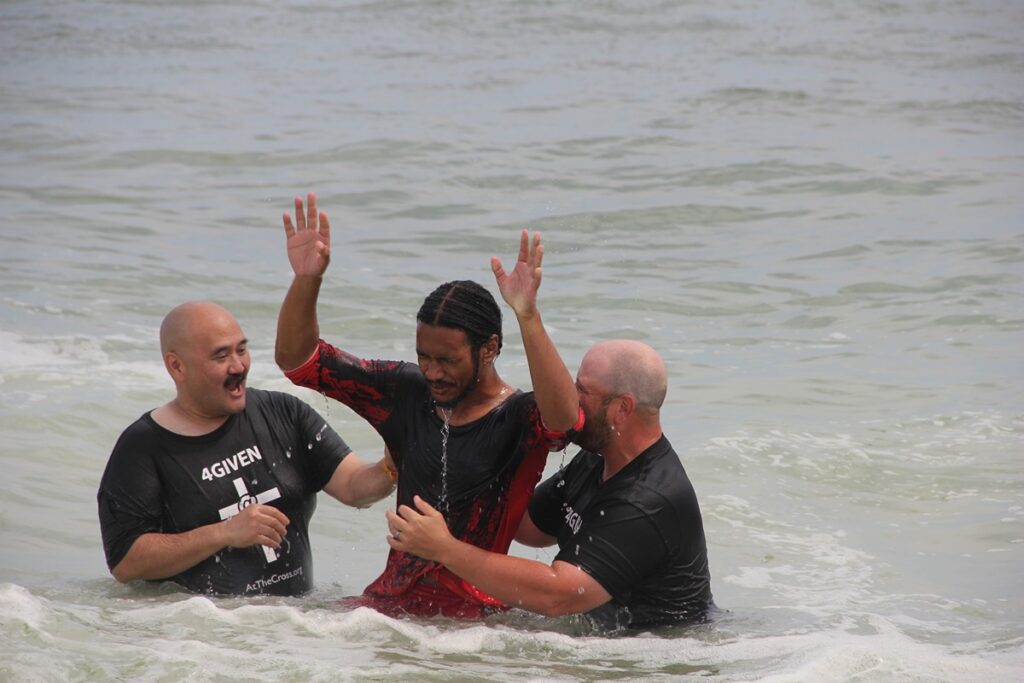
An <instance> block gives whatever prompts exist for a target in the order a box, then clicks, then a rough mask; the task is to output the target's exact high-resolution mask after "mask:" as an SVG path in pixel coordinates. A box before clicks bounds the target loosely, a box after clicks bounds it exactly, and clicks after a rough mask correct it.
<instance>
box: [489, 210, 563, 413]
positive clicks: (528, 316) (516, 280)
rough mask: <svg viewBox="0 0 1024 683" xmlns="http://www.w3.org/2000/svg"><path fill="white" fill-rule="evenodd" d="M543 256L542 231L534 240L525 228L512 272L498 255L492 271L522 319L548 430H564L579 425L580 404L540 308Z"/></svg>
mask: <svg viewBox="0 0 1024 683" xmlns="http://www.w3.org/2000/svg"><path fill="white" fill-rule="evenodd" d="M543 259H544V247H543V246H542V245H541V243H540V233H539V232H538V233H534V235H533V242H532V243H531V242H530V233H529V232H528V231H526V230H523V232H522V234H521V235H520V237H519V258H518V259H517V260H516V265H515V267H514V268H513V269H512V272H510V273H507V272H505V269H504V268H503V267H502V265H501V260H500V259H499V258H498V257H496V256H492V257H491V270H492V271H493V272H494V279H495V281H496V282H497V283H498V290H499V291H500V292H501V296H502V298H503V299H504V300H505V303H507V304H508V305H509V306H511V307H512V310H513V311H515V314H516V320H517V321H518V322H519V332H520V334H521V335H522V337H523V347H524V348H525V349H526V361H527V363H528V364H529V366H530V380H531V382H532V383H533V392H534V395H535V396H536V399H537V407H538V408H540V414H541V418H542V419H543V420H544V424H545V426H547V428H548V429H552V430H555V431H560V432H564V431H567V430H568V429H570V428H571V427H572V426H573V425H574V424H576V420H577V418H578V417H579V407H580V403H579V396H578V395H577V394H576V385H575V383H574V382H573V379H572V375H570V374H569V370H568V369H567V368H566V367H565V363H564V362H563V361H562V357H561V356H560V355H558V349H556V348H555V344H554V342H552V341H551V338H550V337H549V336H548V332H547V330H546V329H545V328H544V323H543V321H542V320H541V318H540V310H539V309H538V308H537V290H538V289H539V288H540V280H541V261H542V260H543Z"/></svg>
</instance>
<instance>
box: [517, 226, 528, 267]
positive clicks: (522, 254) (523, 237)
mask: <svg viewBox="0 0 1024 683" xmlns="http://www.w3.org/2000/svg"><path fill="white" fill-rule="evenodd" d="M529 259H530V231H529V230H527V229H526V228H523V231H522V232H520V233H519V260H520V261H527V262H529Z"/></svg>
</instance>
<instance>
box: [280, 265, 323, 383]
mask: <svg viewBox="0 0 1024 683" xmlns="http://www.w3.org/2000/svg"><path fill="white" fill-rule="evenodd" d="M322 282H323V278H321V277H319V276H312V275H296V276H295V278H294V279H293V280H292V284H291V286H290V287H289V288H288V293H287V294H286V295H285V297H284V302H283V303H282V304H281V311H280V312H279V313H278V316H277V340H276V342H275V344H274V360H275V361H276V362H277V365H278V367H280V368H281V369H282V370H284V371H285V372H287V371H289V370H294V369H295V368H297V367H299V366H300V365H302V364H303V363H305V362H306V361H307V360H309V357H310V356H312V355H313V352H314V351H316V347H317V343H318V342H319V340H320V325H319V323H318V321H317V316H316V302H317V297H318V296H319V295H320V285H321V283H322Z"/></svg>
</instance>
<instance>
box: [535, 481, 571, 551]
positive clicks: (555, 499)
mask: <svg viewBox="0 0 1024 683" xmlns="http://www.w3.org/2000/svg"><path fill="white" fill-rule="evenodd" d="M565 472H566V468H565V467H563V468H562V469H560V470H558V472H556V473H555V474H553V475H551V477H549V478H548V479H546V480H544V481H543V482H541V483H540V484H539V485H538V486H537V488H536V489H535V490H534V492H533V497H532V498H531V499H530V507H529V515H530V520H531V521H533V525H534V526H536V527H537V529H538V530H540V531H542V532H544V533H545V534H547V535H548V536H557V535H558V529H559V522H560V521H561V512H562V504H563V503H564V502H565V481H564V477H565Z"/></svg>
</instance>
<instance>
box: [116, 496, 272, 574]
mask: <svg viewBox="0 0 1024 683" xmlns="http://www.w3.org/2000/svg"><path fill="white" fill-rule="evenodd" d="M287 527H288V517H287V516H286V515H285V514H284V513H283V512H281V511H280V510H278V509H277V508H275V507H273V506H271V505H259V504H257V505H250V506H249V507H247V508H245V509H244V510H242V511H241V512H239V513H238V514H237V515H235V516H234V517H231V518H229V519H226V520H224V521H223V522H215V523H213V524H207V525H205V526H201V527H197V528H195V529H192V530H191V531H185V532H182V533H180V534H161V533H155V532H154V533H148V534H142V535H141V536H139V537H138V538H137V539H135V542H134V543H132V547H131V548H129V549H128V552H127V553H126V554H125V556H124V557H123V558H122V559H121V561H120V562H118V563H117V566H115V567H114V568H113V569H111V570H110V573H111V574H113V575H114V578H115V579H117V580H118V581H120V582H121V583H124V582H126V581H133V580H135V579H166V578H168V577H171V576H174V575H175V574H180V573H181V572H183V571H185V570H186V569H190V568H192V567H194V566H196V565H197V564H199V563H200V562H202V561H203V560H205V559H206V558H208V557H210V555H213V554H214V553H216V552H219V551H221V550H222V549H224V548H227V547H229V546H230V547H232V548H246V547H248V546H251V545H257V544H259V545H265V546H269V547H271V548H278V547H280V545H281V539H283V538H284V535H285V532H286V530H287Z"/></svg>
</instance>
